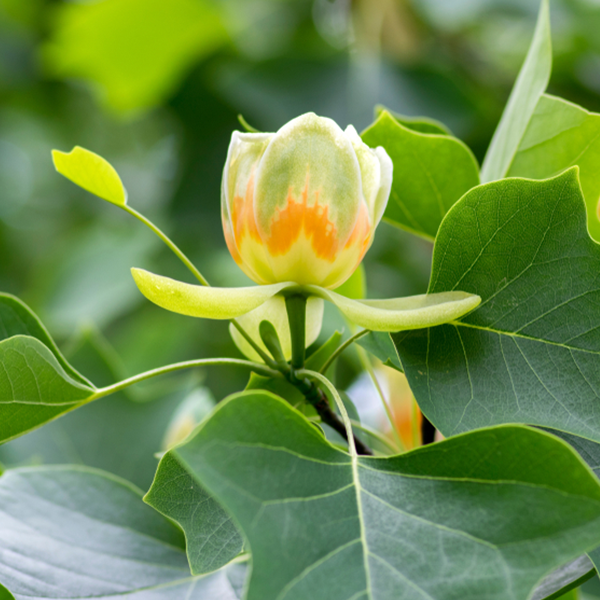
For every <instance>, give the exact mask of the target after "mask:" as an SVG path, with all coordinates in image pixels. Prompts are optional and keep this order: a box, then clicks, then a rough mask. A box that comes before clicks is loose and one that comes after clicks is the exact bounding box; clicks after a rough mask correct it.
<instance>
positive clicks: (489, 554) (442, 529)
mask: <svg viewBox="0 0 600 600" xmlns="http://www.w3.org/2000/svg"><path fill="white" fill-rule="evenodd" d="M172 452H173V453H174V454H175V455H176V456H177V457H178V459H179V460H181V461H182V464H183V465H184V466H185V467H186V469H187V470H188V471H190V472H191V473H192V474H193V475H194V476H195V477H196V478H197V480H198V481H199V482H201V484H202V485H204V486H205V487H206V488H207V489H209V490H210V492H211V493H212V494H213V495H214V496H215V497H216V498H217V499H218V500H219V501H220V502H221V503H222V504H223V505H224V506H225V507H226V509H227V510H228V511H229V512H230V513H231V515H232V516H233V518H234V519H235V521H236V522H237V523H238V524H239V525H240V527H241V528H242V530H243V532H244V535H245V537H246V539H247V541H248V543H249V546H250V549H251V551H252V575H251V579H250V582H249V588H248V594H247V600H272V599H275V598H277V599H279V600H305V599H306V598H313V599H314V600H321V599H327V600H347V599H349V598H353V599H355V600H358V599H367V598H370V599H371V600H388V599H389V600H404V599H406V600H408V599H410V600H432V599H440V600H454V599H460V600H464V599H465V598H472V599H475V598H477V599H479V598H485V599H486V600H506V599H507V598H510V599H512V600H525V599H526V598H527V597H528V595H529V594H530V592H531V591H532V589H533V588H534V587H535V586H536V583H537V582H538V581H540V580H541V579H542V577H543V576H544V575H545V574H546V573H548V572H549V571H551V570H553V569H554V568H556V567H558V566H560V565H561V564H564V563H566V562H568V561H569V560H572V559H574V558H576V557H577V556H579V555H580V554H581V553H582V552H584V551H586V550H588V549H589V548H590V547H593V545H594V544H595V543H596V541H597V540H598V538H599V536H600V486H599V484H598V482H597V480H596V479H595V477H594V476H593V475H592V474H591V473H590V472H589V470H588V468H587V467H586V466H585V464H584V463H583V462H582V461H581V459H580V458H579V457H578V456H577V455H576V454H575V453H574V452H573V451H572V450H571V449H570V448H569V447H568V446H567V445H566V444H565V443H564V442H562V441H560V440H558V439H557V438H555V437H553V436H551V435H549V434H547V433H545V432H541V431H538V430H534V429H530V428H528V427H524V426H501V427H497V428H492V429H488V430H482V431H477V432H472V433H468V434H464V435H461V436H457V437H455V438H452V439H449V440H446V441H444V442H441V443H439V444H432V445H430V446H427V447H425V448H422V449H419V450H416V451H413V452H410V453H406V454H403V455H400V456H396V457H390V458H372V457H364V456H357V455H356V454H355V453H352V455H348V454H346V453H345V452H343V451H341V450H338V449H336V448H335V447H333V446H332V445H330V444H329V443H328V442H327V441H326V440H325V439H324V438H323V437H322V435H321V434H320V433H319V432H318V431H317V430H316V429H315V428H314V427H313V426H312V425H311V424H310V423H309V422H308V421H306V420H305V419H304V418H303V417H302V415H300V414H299V413H298V412H297V411H295V410H294V409H293V408H291V407H290V406H289V405H288V404H287V403H286V402H284V401H283V400H281V399H279V398H277V397H275V396H273V395H271V394H268V393H266V392H245V393H242V394H238V395H236V396H233V397H231V398H230V399H228V400H226V401H224V402H223V403H221V404H219V406H218V408H217V410H216V411H215V412H214V413H213V415H212V417H211V418H210V419H209V420H207V421H205V422H204V423H203V424H202V425H201V426H200V427H199V429H198V431H197V432H196V435H195V437H193V438H192V439H191V440H190V441H188V443H186V444H185V445H183V446H180V447H178V448H177V449H175V450H173V451H172ZM532 457H541V458H537V459H533V460H532Z"/></svg>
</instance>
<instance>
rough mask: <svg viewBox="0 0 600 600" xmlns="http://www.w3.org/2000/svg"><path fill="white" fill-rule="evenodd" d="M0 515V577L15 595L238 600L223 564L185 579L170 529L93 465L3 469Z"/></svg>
mask: <svg viewBox="0 0 600 600" xmlns="http://www.w3.org/2000/svg"><path fill="white" fill-rule="evenodd" d="M0 515H1V518H0V555H1V556H2V561H0V582H2V584H3V585H4V586H6V588H7V589H9V590H10V591H11V592H12V594H13V595H14V598H15V600H31V599H32V598H37V599H39V600H41V599H42V598H69V599H71V600H83V599H84V598H97V599H98V600H103V599H105V600H116V599H117V598H122V599H124V600H146V599H150V598H151V599H152V600H206V599H207V598H211V599H212V598H215V599H216V598H218V599H219V600H239V596H238V595H237V593H236V591H235V588H234V585H233V584H232V582H231V581H230V578H229V574H228V571H227V570H221V571H217V572H215V573H213V574H211V575H208V576H206V577H192V576H191V575H190V571H189V567H188V564H187V560H186V556H185V550H184V547H183V539H182V535H181V532H180V531H179V530H178V528H177V527H176V526H175V525H173V524H172V523H170V522H169V521H168V520H167V519H165V518H164V517H163V516H162V515H160V514H158V513H157V512H156V511H154V510H153V509H151V508H150V507H149V506H145V505H144V503H143V502H142V494H141V492H140V491H139V490H138V489H137V488H135V487H134V486H132V485H131V484H129V483H128V482H126V481H125V480H122V479H119V478H117V477H115V476H113V475H109V474H108V473H104V472H103V471H98V470H96V469H90V468H87V467H75V466H69V467H38V468H21V469H14V470H11V471H7V472H6V473H5V474H4V475H2V477H0ZM41 515H43V516H44V518H43V519H41V518H40V516H41Z"/></svg>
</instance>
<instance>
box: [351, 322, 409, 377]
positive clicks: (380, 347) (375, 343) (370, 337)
mask: <svg viewBox="0 0 600 600" xmlns="http://www.w3.org/2000/svg"><path fill="white" fill-rule="evenodd" d="M356 343H357V344H358V345H359V346H362V347H363V348H364V349H365V350H366V351H367V352H369V354H372V355H373V356H375V357H376V358H378V359H379V360H380V361H381V362H382V363H383V364H384V365H385V366H386V367H391V368H392V369H396V371H400V372H401V373H403V372H404V369H402V364H401V363H400V359H399V358H398V351H397V350H396V346H394V342H392V338H391V337H390V334H389V333H387V332H382V331H370V332H369V333H367V335H365V336H363V337H361V338H359V339H358V340H357V341H356Z"/></svg>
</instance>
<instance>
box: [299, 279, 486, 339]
mask: <svg viewBox="0 0 600 600" xmlns="http://www.w3.org/2000/svg"><path fill="white" fill-rule="evenodd" d="M305 289H307V290H309V291H311V292H312V293H313V294H315V295H316V296H320V297H321V298H323V299H325V300H328V301H329V302H332V303H333V304H335V305H336V306H337V307H338V309H339V310H340V312H341V313H342V314H343V315H344V316H345V317H346V318H347V319H348V320H349V321H352V322H353V323H356V324H357V325H360V326H361V327H364V328H365V329H370V330H372V331H401V330H404V329H420V328H423V327H433V326H434V325H440V324H442V323H448V322H449V321H453V320H454V319H458V318H459V317H461V316H463V315H464V314H466V313H468V312H470V311H471V310H473V309H474V308H475V307H476V306H477V305H478V304H479V302H480V301H481V300H480V298H479V296H475V295H473V294H468V293H465V292H455V291H452V292H447V293H442V294H420V295H418V296H409V297H406V298H391V299H389V300H351V299H350V298H346V297H345V296H341V295H340V294H336V293H335V292H332V291H330V290H325V289H323V288H320V287H317V286H306V287H305Z"/></svg>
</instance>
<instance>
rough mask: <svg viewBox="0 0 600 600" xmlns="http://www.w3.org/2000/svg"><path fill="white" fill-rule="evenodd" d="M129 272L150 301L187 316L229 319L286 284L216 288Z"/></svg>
mask: <svg viewBox="0 0 600 600" xmlns="http://www.w3.org/2000/svg"><path fill="white" fill-rule="evenodd" d="M131 273H132V275H133V278H134V280H135V283H136V284H137V286H138V288H139V290H140V292H142V294H144V296H146V298H148V300H150V301H151V302H154V304H157V305H158V306H160V307H162V308H165V309H167V310H170V311H172V312H176V313H179V314H182V315H188V316H190V317H201V318H203V319H233V318H235V317H239V316H241V315H244V314H246V313H248V312H250V311H251V310H254V309H255V308H258V307H259V306H261V305H262V304H264V303H265V302H266V301H267V300H269V299H270V298H272V297H273V296H275V294H277V293H278V292H280V291H281V290H283V289H284V288H286V287H289V286H290V285H293V284H290V283H275V284H273V285H258V286H254V287H239V288H218V287H207V286H201V285H191V284H189V283H182V282H181V281H176V280H175V279H170V278H169V277H163V276H161V275H155V274H154V273H150V272H149V271H145V270H143V269H132V270H131Z"/></svg>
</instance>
